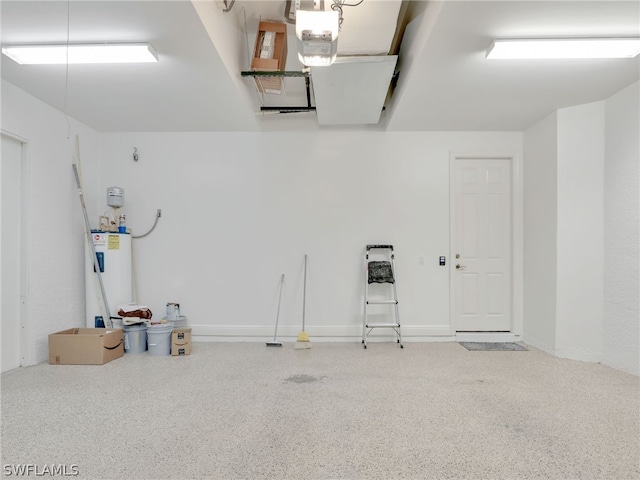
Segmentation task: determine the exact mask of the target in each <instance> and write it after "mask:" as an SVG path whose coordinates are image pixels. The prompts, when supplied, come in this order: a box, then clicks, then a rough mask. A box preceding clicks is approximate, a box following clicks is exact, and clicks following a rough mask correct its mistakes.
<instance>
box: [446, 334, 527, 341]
mask: <svg viewBox="0 0 640 480" xmlns="http://www.w3.org/2000/svg"><path fill="white" fill-rule="evenodd" d="M456 341H457V342H496V343H503V342H519V341H520V335H515V334H514V333H511V332H456Z"/></svg>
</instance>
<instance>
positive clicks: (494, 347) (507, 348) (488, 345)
mask: <svg viewBox="0 0 640 480" xmlns="http://www.w3.org/2000/svg"><path fill="white" fill-rule="evenodd" d="M458 343H460V345H462V346H463V347H464V348H466V349H467V350H471V351H473V352H492V351H493V352H495V351H501V352H518V351H526V352H528V351H529V350H528V349H527V348H525V347H523V346H522V345H519V344H517V343H511V342H458Z"/></svg>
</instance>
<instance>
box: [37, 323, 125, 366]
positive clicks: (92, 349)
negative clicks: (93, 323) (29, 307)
mask: <svg viewBox="0 0 640 480" xmlns="http://www.w3.org/2000/svg"><path fill="white" fill-rule="evenodd" d="M123 336H124V332H123V331H122V330H121V329H118V328H116V329H111V328H70V329H68V330H62V331H61V332H56V333H52V334H51V335H49V363H50V364H51V365H104V364H105V363H107V362H110V361H111V360H115V359H116V358H119V357H121V356H122V355H124V338H123Z"/></svg>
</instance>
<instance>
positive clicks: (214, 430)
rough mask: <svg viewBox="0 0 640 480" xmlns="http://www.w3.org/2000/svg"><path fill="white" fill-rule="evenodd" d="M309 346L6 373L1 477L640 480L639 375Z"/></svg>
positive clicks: (510, 359)
mask: <svg viewBox="0 0 640 480" xmlns="http://www.w3.org/2000/svg"><path fill="white" fill-rule="evenodd" d="M312 345H313V348H311V349H308V350H295V349H294V348H293V344H291V343H290V344H285V345H284V347H282V348H278V347H266V346H265V345H264V344H263V343H196V344H194V346H193V353H192V355H191V356H188V357H179V358H178V357H173V358H172V357H149V356H147V355H145V354H141V355H140V354H139V355H131V354H130V355H125V356H124V357H122V358H120V359H118V360H115V361H113V362H111V363H108V364H106V365H103V366H51V365H47V364H41V365H37V366H34V367H29V368H24V369H20V370H17V371H13V372H9V373H8V374H4V375H3V376H2V377H1V380H2V386H1V390H2V404H1V407H2V417H1V418H2V454H1V457H2V465H3V475H7V472H8V471H9V470H7V465H9V466H10V467H9V468H14V467H15V466H17V465H21V464H31V465H35V466H36V468H39V469H40V471H42V469H43V468H44V466H46V465H63V466H65V467H66V468H67V472H74V471H75V469H77V471H78V475H77V477H76V478H87V479H182V478H185V479H187V478H195V479H236V478H238V479H240V478H242V479H263V478H274V479H333V478H341V479H342V478H350V479H374V478H381V479H395V478H411V479H430V478H434V479H450V478H451V479H458V478H472V479H480V478H482V479H524V478H540V479H600V478H602V479H604V478H606V479H615V480H621V479H637V478H640V426H639V413H640V379H639V378H638V377H635V376H632V375H628V374H625V373H622V372H619V371H616V370H613V369H610V368H608V367H604V366H601V365H595V364H587V363H581V362H575V361H568V360H562V359H558V358H554V357H552V356H550V355H547V354H545V353H543V352H540V351H538V350H536V349H533V348H530V350H529V351H524V352H470V351H467V350H466V349H465V348H463V347H462V346H460V345H458V344H456V343H408V344H406V346H405V348H404V350H401V349H399V348H398V347H397V346H396V345H395V344H393V343H389V344H382V343H381V344H372V345H371V346H370V347H369V349H368V350H364V349H362V348H361V346H360V344H353V343H316V342H314V339H312ZM9 472H10V471H9ZM32 476H33V477H34V478H35V475H32ZM40 478H42V477H40Z"/></svg>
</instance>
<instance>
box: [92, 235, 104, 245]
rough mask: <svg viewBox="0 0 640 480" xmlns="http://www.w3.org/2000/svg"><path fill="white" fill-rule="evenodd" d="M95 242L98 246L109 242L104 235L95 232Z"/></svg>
mask: <svg viewBox="0 0 640 480" xmlns="http://www.w3.org/2000/svg"><path fill="white" fill-rule="evenodd" d="M93 244H94V245H96V246H105V245H106V244H107V239H106V237H105V236H104V235H100V234H99V233H94V234H93Z"/></svg>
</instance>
